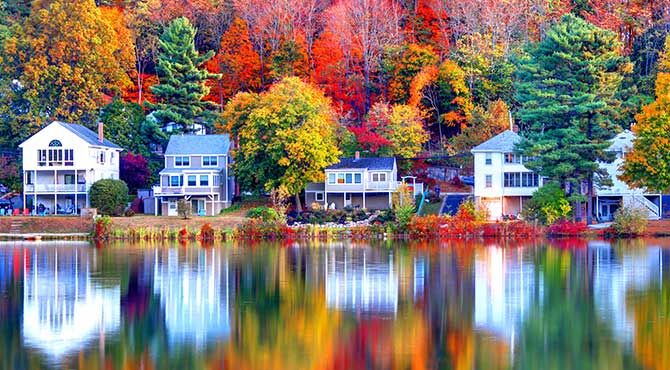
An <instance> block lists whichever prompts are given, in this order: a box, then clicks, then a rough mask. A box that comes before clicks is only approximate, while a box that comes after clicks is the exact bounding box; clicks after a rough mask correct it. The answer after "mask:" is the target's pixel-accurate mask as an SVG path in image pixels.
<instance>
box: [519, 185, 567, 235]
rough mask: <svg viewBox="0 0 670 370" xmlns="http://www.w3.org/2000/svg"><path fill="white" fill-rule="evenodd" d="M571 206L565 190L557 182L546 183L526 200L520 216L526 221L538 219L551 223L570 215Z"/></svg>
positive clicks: (544, 222)
mask: <svg viewBox="0 0 670 370" xmlns="http://www.w3.org/2000/svg"><path fill="white" fill-rule="evenodd" d="M570 212H572V208H571V207H570V202H568V199H567V198H566V197H565V192H564V191H563V189H561V187H560V186H559V185H558V184H557V183H554V182H552V183H548V184H545V185H544V186H542V187H541V188H539V189H537V191H536V192H535V193H533V197H532V198H531V199H530V200H529V201H526V202H525V203H524V205H523V211H521V217H523V218H524V219H525V220H528V221H539V222H541V223H542V224H544V225H551V224H553V223H555V222H556V221H558V220H561V219H566V218H568V217H569V216H570Z"/></svg>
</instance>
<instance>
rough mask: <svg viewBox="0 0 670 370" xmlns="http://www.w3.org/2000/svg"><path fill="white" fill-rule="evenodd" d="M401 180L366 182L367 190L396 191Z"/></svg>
mask: <svg viewBox="0 0 670 370" xmlns="http://www.w3.org/2000/svg"><path fill="white" fill-rule="evenodd" d="M398 184H400V182H399V181H375V182H372V181H371V182H368V183H367V184H366V187H365V188H366V190H386V191H394V190H395V189H397V188H398Z"/></svg>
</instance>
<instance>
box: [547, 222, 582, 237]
mask: <svg viewBox="0 0 670 370" xmlns="http://www.w3.org/2000/svg"><path fill="white" fill-rule="evenodd" d="M587 230H588V227H587V226H586V223H584V222H572V221H566V220H563V221H558V222H555V223H553V224H552V225H551V226H549V229H548V230H547V234H549V235H553V236H577V235H582V234H584V233H585V232H586V231H587Z"/></svg>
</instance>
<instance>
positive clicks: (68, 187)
mask: <svg viewBox="0 0 670 370" xmlns="http://www.w3.org/2000/svg"><path fill="white" fill-rule="evenodd" d="M24 187H25V191H26V192H28V193H85V192H86V191H87V190H88V189H87V186H86V184H30V185H24Z"/></svg>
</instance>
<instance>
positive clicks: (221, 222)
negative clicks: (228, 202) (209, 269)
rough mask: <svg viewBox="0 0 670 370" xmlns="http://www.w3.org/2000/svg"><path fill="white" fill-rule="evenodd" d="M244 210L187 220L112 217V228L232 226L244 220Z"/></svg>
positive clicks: (146, 216) (217, 227) (165, 217)
mask: <svg viewBox="0 0 670 370" xmlns="http://www.w3.org/2000/svg"><path fill="white" fill-rule="evenodd" d="M245 219H246V217H245V216H244V212H242V211H238V212H231V213H230V214H224V215H221V216H204V217H200V216H193V217H191V218H189V219H188V220H184V219H182V218H181V217H170V216H149V215H135V216H133V217H114V218H113V219H112V229H128V228H133V229H139V228H156V229H161V228H170V229H172V228H182V227H188V228H200V227H201V226H202V225H204V224H207V223H208V224H211V225H212V227H214V228H215V229H225V228H228V227H234V226H237V225H239V224H241V223H243V222H244V220H245Z"/></svg>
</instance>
